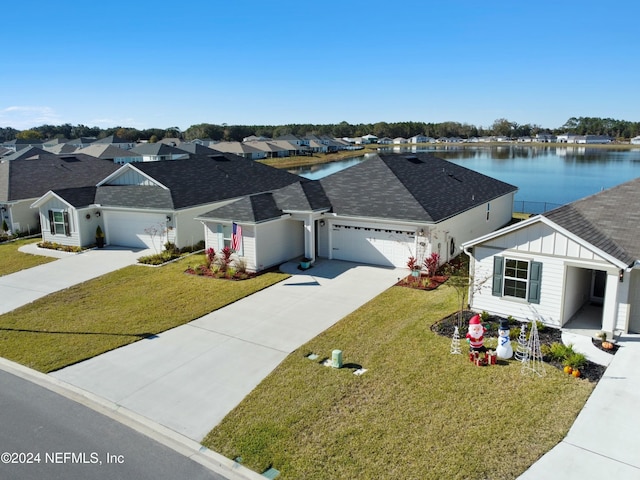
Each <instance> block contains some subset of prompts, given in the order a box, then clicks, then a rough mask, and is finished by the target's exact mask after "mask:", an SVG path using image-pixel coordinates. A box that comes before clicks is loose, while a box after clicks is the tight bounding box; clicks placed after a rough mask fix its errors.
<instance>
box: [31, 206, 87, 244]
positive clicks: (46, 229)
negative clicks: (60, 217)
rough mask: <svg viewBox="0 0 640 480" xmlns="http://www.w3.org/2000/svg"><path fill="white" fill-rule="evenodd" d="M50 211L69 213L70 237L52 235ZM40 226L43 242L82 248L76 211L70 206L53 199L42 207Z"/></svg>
mask: <svg viewBox="0 0 640 480" xmlns="http://www.w3.org/2000/svg"><path fill="white" fill-rule="evenodd" d="M49 210H62V211H66V212H67V213H68V218H69V235H64V234H55V235H54V234H52V233H51V222H50V221H49V215H48V212H49ZM40 212H41V215H40V225H42V240H44V241H46V242H53V243H60V244H64V245H70V246H73V247H79V246H81V240H80V229H79V225H78V219H77V214H76V210H75V209H74V208H70V207H69V204H67V203H65V202H63V201H61V200H60V199H58V198H52V199H51V200H49V201H48V202H46V203H45V204H44V205H42V206H41V207H40Z"/></svg>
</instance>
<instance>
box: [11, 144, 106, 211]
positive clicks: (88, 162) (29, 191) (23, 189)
mask: <svg viewBox="0 0 640 480" xmlns="http://www.w3.org/2000/svg"><path fill="white" fill-rule="evenodd" d="M118 168H119V165H116V164H114V163H113V162H112V161H109V160H101V159H98V158H95V157H90V156H88V155H82V154H78V153H73V154H67V155H54V154H52V153H48V152H43V153H41V154H39V155H38V157H37V158H32V159H22V160H15V161H7V160H2V161H1V162H0V200H5V201H12V200H23V199H28V198H38V197H41V196H42V195H44V194H45V193H47V192H48V191H49V190H59V189H65V188H76V187H89V186H95V185H97V184H98V182H100V180H102V179H104V178H105V177H107V176H109V175H110V174H111V173H113V172H114V171H116V170H117V169H118Z"/></svg>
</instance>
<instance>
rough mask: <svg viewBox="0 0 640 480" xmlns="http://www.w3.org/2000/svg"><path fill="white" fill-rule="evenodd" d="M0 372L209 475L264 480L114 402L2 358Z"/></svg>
mask: <svg viewBox="0 0 640 480" xmlns="http://www.w3.org/2000/svg"><path fill="white" fill-rule="evenodd" d="M0 369H1V370H4V371H5V372H7V373H10V374H12V375H15V376H17V377H19V378H22V379H23V380H27V381H29V382H32V383H35V384H36V385H39V386H41V387H43V388H46V389H47V390H50V391H52V392H55V393H57V394H59V395H62V396H64V397H66V398H68V399H70V400H73V401H74V402H77V403H79V404H81V405H84V406H85V407H87V408H90V409H92V410H94V411H96V412H98V413H100V414H102V415H105V416H107V417H109V418H111V419H113V420H115V421H117V422H119V423H121V424H123V425H126V426H127V427H129V428H131V429H133V430H135V431H137V432H138V433H141V434H143V435H145V436H147V437H149V438H151V439H152V440H155V441H156V442H158V443H160V444H162V445H164V446H165V447H168V448H170V449H172V450H174V451H176V452H177V453H179V454H181V455H184V456H185V457H187V458H189V459H191V460H193V461H194V462H196V463H198V464H200V465H202V466H203V467H205V468H207V469H209V470H211V471H212V472H215V473H217V474H220V475H223V476H225V477H226V478H228V479H229V480H264V478H265V477H264V476H263V475H260V474H259V473H257V472H255V471H253V470H251V469H249V468H247V467H245V466H243V465H241V464H239V463H238V462H235V461H233V460H231V459H229V458H227V457H225V456H223V455H221V454H219V453H217V452H214V451H213V450H209V449H208V448H207V447H205V446H203V445H201V444H200V443H198V442H196V441H195V440H192V439H190V438H188V437H185V436H184V435H181V434H179V433H177V432H175V431H173V430H171V429H169V428H167V427H165V426H163V425H160V424H158V423H155V422H153V421H151V420H149V419H148V418H146V417H144V416H142V415H140V414H137V413H135V412H132V411H130V410H128V409H126V408H125V407H122V406H120V405H118V404H116V403H114V402H111V401H109V400H106V399H104V398H102V397H99V396H97V395H94V394H92V393H91V392H87V391H86V390H82V389H81V388H78V387H76V386H74V385H71V384H68V383H66V382H63V381H62V380H59V379H57V378H55V377H51V376H49V375H46V374H44V373H41V372H38V371H36V370H33V369H31V368H28V367H25V366H24V365H20V364H19V363H16V362H12V361H11V360H7V359H6V358H2V357H0Z"/></svg>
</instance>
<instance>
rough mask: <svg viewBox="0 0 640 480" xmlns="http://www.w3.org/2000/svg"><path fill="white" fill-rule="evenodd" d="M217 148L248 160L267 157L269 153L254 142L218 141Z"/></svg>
mask: <svg viewBox="0 0 640 480" xmlns="http://www.w3.org/2000/svg"><path fill="white" fill-rule="evenodd" d="M216 150H218V151H219V152H225V153H233V154H234V155H238V156H240V157H243V158H246V159H248V160H261V159H263V158H267V153H266V152H265V151H264V150H260V149H258V148H255V147H254V146H253V142H250V143H241V142H218V143H216Z"/></svg>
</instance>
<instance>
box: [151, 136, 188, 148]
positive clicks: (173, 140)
mask: <svg viewBox="0 0 640 480" xmlns="http://www.w3.org/2000/svg"><path fill="white" fill-rule="evenodd" d="M156 143H164V144H165V145H169V146H171V147H177V146H178V145H180V144H181V143H182V139H180V138H177V137H166V138H163V139H162V140H159V141H158V142H156Z"/></svg>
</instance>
